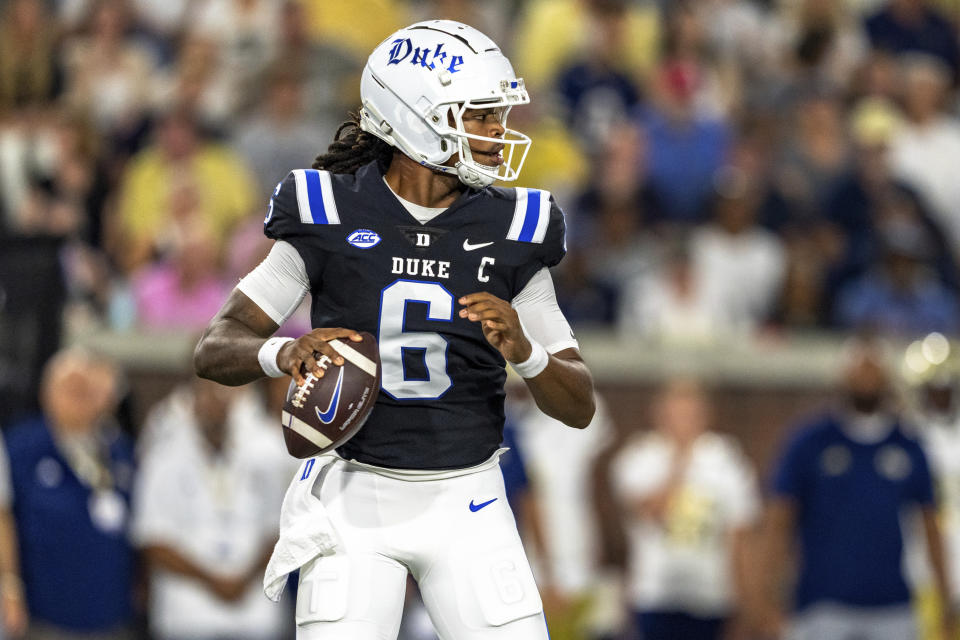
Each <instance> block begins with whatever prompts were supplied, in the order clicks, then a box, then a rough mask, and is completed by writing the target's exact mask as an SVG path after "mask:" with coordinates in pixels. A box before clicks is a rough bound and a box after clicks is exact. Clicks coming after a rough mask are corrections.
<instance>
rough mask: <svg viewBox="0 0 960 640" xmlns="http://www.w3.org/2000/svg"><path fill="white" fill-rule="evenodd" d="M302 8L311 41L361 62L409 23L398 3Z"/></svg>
mask: <svg viewBox="0 0 960 640" xmlns="http://www.w3.org/2000/svg"><path fill="white" fill-rule="evenodd" d="M471 4H473V3H471ZM304 9H305V10H306V18H307V20H306V24H307V25H308V29H309V31H308V32H309V34H310V39H311V40H312V41H314V42H319V43H321V44H328V43H329V44H333V45H335V46H337V47H338V48H342V49H344V50H346V51H349V52H350V53H351V54H352V56H353V57H354V58H356V59H358V60H363V61H366V59H367V56H368V55H370V52H371V51H372V50H373V49H374V48H375V47H376V46H377V45H378V44H380V43H381V42H383V40H384V38H386V37H387V36H389V35H390V34H391V33H393V32H394V31H396V30H397V29H401V28H403V27H404V26H406V25H408V24H411V22H412V20H411V18H410V15H409V9H408V6H407V3H406V2H402V1H401V0H352V1H351V2H316V1H308V2H305V3H304ZM358 18H362V19H358ZM357 97H358V99H359V91H358V95H357Z"/></svg>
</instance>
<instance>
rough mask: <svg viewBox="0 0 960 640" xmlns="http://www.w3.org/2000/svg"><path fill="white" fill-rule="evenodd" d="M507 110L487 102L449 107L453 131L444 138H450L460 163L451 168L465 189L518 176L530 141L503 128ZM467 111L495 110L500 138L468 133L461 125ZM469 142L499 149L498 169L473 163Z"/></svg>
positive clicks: (513, 178) (507, 107) (507, 106)
mask: <svg viewBox="0 0 960 640" xmlns="http://www.w3.org/2000/svg"><path fill="white" fill-rule="evenodd" d="M511 106H512V105H509V104H507V105H504V104H501V101H495V102H491V101H489V100H483V101H479V102H471V101H468V102H464V103H462V104H460V105H451V107H450V114H451V118H452V120H453V124H454V127H455V130H453V131H448V132H447V133H446V135H445V136H444V137H445V138H448V139H449V138H450V137H452V138H454V141H455V144H456V149H457V152H458V153H459V154H460V159H459V160H458V161H457V163H456V165H455V166H454V168H455V169H456V172H457V176H459V178H460V180H461V182H463V183H464V184H465V185H467V186H468V187H473V188H475V189H482V188H484V187H488V186H490V185H491V184H493V183H494V182H495V181H497V180H502V181H504V182H512V181H514V180H516V179H517V178H518V177H519V176H520V169H521V168H522V167H523V162H524V160H526V158H527V152H528V151H529V150H530V137H529V136H527V135H525V134H523V133H520V132H519V131H517V130H515V129H510V128H508V127H507V116H508V115H509V114H510V109H511ZM471 109H478V110H487V109H497V110H499V111H500V114H499V117H498V120H499V122H500V126H502V127H503V136H502V137H499V138H492V137H488V136H482V135H478V134H475V133H468V132H467V131H466V128H465V126H464V124H463V116H464V114H465V113H466V112H467V111H468V110H471ZM471 141H475V142H481V143H484V144H489V145H496V146H502V149H501V151H500V155H501V158H502V162H501V163H500V164H498V165H487V164H483V163H481V162H479V161H477V160H476V159H475V158H474V154H473V150H472V149H471V148H470V143H471Z"/></svg>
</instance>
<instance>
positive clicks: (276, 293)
mask: <svg viewBox="0 0 960 640" xmlns="http://www.w3.org/2000/svg"><path fill="white" fill-rule="evenodd" d="M237 289H239V290H240V291H242V292H243V294H244V295H245V296H247V297H248V298H250V299H251V300H253V302H254V304H256V305H257V306H258V307H260V308H261V309H263V312H264V313H266V314H267V315H268V316H270V319H271V320H273V321H274V322H276V323H277V324H278V325H280V324H283V323H284V322H285V321H286V319H287V318H289V317H290V316H291V315H292V314H293V312H294V311H296V310H297V307H298V306H300V301H301V300H303V297H304V296H305V295H307V292H308V291H310V279H309V278H308V276H307V267H306V265H304V263H303V258H301V257H300V254H299V253H298V252H297V250H296V249H295V248H294V246H293V245H292V244H290V243H289V242H284V241H283V240H277V241H276V242H275V243H274V245H273V248H272V249H270V253H269V254H268V255H267V257H266V258H264V260H263V262H261V263H260V264H259V265H257V267H256V268H255V269H254V270H253V271H251V272H250V273H248V274H247V275H246V277H244V278H243V279H242V280H240V283H239V284H238V285H237Z"/></svg>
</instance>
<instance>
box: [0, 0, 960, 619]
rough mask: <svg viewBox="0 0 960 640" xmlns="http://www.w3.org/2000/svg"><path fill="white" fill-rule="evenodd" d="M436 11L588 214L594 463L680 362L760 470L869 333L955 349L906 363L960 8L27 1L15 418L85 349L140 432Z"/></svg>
mask: <svg viewBox="0 0 960 640" xmlns="http://www.w3.org/2000/svg"><path fill="white" fill-rule="evenodd" d="M915 7H921V11H924V12H928V14H925V15H928V17H927V18H925V20H924V21H922V22H921V23H919V26H917V25H916V24H914V23H912V22H910V20H909V19H906V18H902V15H909V14H910V12H911V11H914V10H915V9H914V8H915ZM898 12H905V13H902V14H901V13H898ZM929 16H932V17H929ZM431 17H449V18H453V19H458V20H461V21H463V22H467V23H469V24H471V25H474V26H476V27H477V28H479V29H481V30H482V31H484V32H486V33H488V34H489V35H490V36H491V37H493V39H494V40H496V41H497V42H499V43H502V46H503V48H504V49H505V51H506V53H507V55H508V56H509V57H510V58H511V60H512V61H513V63H514V67H515V69H516V70H517V72H518V74H519V75H521V76H523V77H524V78H525V80H526V82H527V86H528V88H529V89H530V93H531V98H532V104H531V105H530V106H529V107H526V108H523V109H516V110H515V111H514V112H513V113H512V114H511V126H513V127H515V128H517V129H520V130H522V131H524V132H526V133H528V134H529V135H530V136H531V137H532V139H533V141H534V143H533V147H532V151H531V154H530V157H529V158H528V160H527V164H526V166H525V169H524V172H523V175H522V176H521V181H520V182H521V184H522V185H525V186H535V187H539V188H545V189H549V190H551V191H553V192H554V194H555V195H556V196H557V199H558V201H559V202H560V203H561V204H562V205H563V207H564V209H565V211H566V214H567V222H568V227H569V235H568V245H569V254H568V257H567V259H566V260H565V261H564V263H563V264H562V265H561V267H560V268H559V269H558V270H556V273H555V274H554V277H555V280H556V283H557V289H558V295H559V296H560V301H561V306H562V307H563V309H564V311H565V313H566V314H567V317H568V318H569V319H570V320H571V322H572V324H573V325H574V328H575V330H576V331H577V334H578V337H579V338H580V340H581V347H582V352H583V354H584V357H585V358H586V360H587V362H588V363H589V364H590V366H591V369H592V370H593V372H594V375H595V377H596V380H597V383H598V390H599V393H600V395H601V397H602V398H603V399H604V400H605V406H606V409H607V411H608V412H609V417H610V420H609V428H608V433H607V436H605V438H604V439H601V440H594V441H592V442H591V443H590V444H589V445H581V444H579V443H577V442H575V441H572V442H571V444H570V446H571V447H572V448H574V449H577V450H575V451H573V452H572V453H570V454H569V455H571V456H573V457H576V458H578V459H582V460H586V461H587V462H589V463H590V464H589V471H585V472H584V475H583V477H582V478H581V479H582V481H583V483H584V485H585V486H590V487H595V485H596V484H597V480H596V477H602V476H603V474H604V473H605V471H604V469H605V468H606V467H607V466H608V465H607V463H606V462H605V460H609V459H611V458H612V456H613V455H614V454H615V453H616V451H617V450H618V447H619V446H620V444H621V443H622V442H623V441H624V440H625V439H626V438H629V437H630V436H631V434H632V433H634V432H636V431H639V430H644V429H647V428H649V427H650V417H649V405H650V400H651V398H652V397H653V396H654V395H655V393H656V390H657V388H658V386H659V385H660V384H661V383H662V382H664V381H666V380H669V379H671V378H674V377H677V376H681V377H696V378H700V379H702V380H704V381H705V382H706V383H707V384H708V385H709V386H710V387H711V390H712V391H713V395H712V397H713V400H714V407H715V412H716V413H715V419H714V424H715V426H716V427H717V429H718V430H720V431H723V432H727V433H730V434H732V435H733V436H734V437H735V439H736V441H737V442H738V443H739V445H740V446H741V447H742V448H743V450H744V451H745V452H746V454H747V457H748V459H749V460H750V463H751V464H752V465H754V466H755V468H756V469H757V473H758V477H759V478H760V483H761V485H765V483H766V478H767V477H768V474H769V471H770V469H771V465H772V464H773V461H774V458H775V455H776V452H777V450H778V447H779V446H780V445H781V444H782V439H783V436H784V433H785V432H786V430H787V429H788V428H789V427H790V425H791V424H792V423H793V421H795V420H796V419H797V418H798V417H799V416H802V415H804V414H805V413H807V412H808V411H810V410H811V409H813V408H815V407H819V406H823V405H824V404H825V403H827V402H828V401H830V399H831V398H832V397H833V394H834V390H835V382H836V380H837V378H838V375H839V366H840V361H841V354H842V352H843V344H844V342H845V340H846V339H847V338H848V337H849V336H851V335H853V334H854V333H856V332H859V331H862V330H870V331H871V332H876V333H879V334H880V335H882V336H884V337H886V338H889V339H890V344H891V345H892V346H891V353H892V354H893V360H892V361H893V367H894V368H895V369H896V371H897V372H898V374H906V375H905V376H901V377H902V378H903V379H904V380H905V382H911V381H915V379H916V378H917V376H922V375H923V374H924V373H925V372H926V371H927V370H932V369H933V368H935V367H934V365H935V364H936V363H938V362H939V360H941V358H939V356H937V355H936V354H934V357H920V358H917V357H914V358H912V359H910V358H906V359H905V358H904V357H903V356H904V353H905V349H906V347H907V345H909V344H910V343H911V342H912V341H914V340H916V339H920V338H923V337H924V336H926V335H927V334H929V333H931V332H939V333H942V334H944V335H946V336H948V337H953V336H955V335H956V333H957V330H958V329H960V297H958V296H960V272H958V271H957V264H956V259H955V256H957V255H960V254H958V250H960V180H957V179H956V177H955V173H956V167H957V166H960V120H958V119H957V117H958V114H960V103H958V100H957V93H956V86H957V79H958V77H960V53H958V33H960V32H958V28H960V27H958V18H960V4H958V3H957V2H955V1H953V0H944V1H942V2H935V1H932V0H931V1H930V2H923V1H922V0H891V1H889V2H888V1H886V0H845V1H831V0H780V1H779V2H778V1H776V0H766V1H756V2H754V1H750V0H697V1H692V2H683V1H680V0H676V1H670V0H661V1H660V2H657V1H654V0H646V1H629V0H527V1H519V0H518V1H516V2H510V1H507V0H491V1H487V2H483V3H476V2H469V1H467V0H463V1H456V0H437V1H426V0H424V1H422V2H415V1H413V2H401V1H399V0H398V1H390V0H354V1H351V2H332V1H321V0H312V1H311V0H305V1H303V2H281V1H279V0H277V1H275V2H274V1H271V0H195V1H191V0H178V1H164V2H160V1H159V0H126V1H124V0H106V1H100V2H97V1H95V0H59V1H55V0H50V1H44V0H6V1H4V2H2V3H0V313H2V315H0V394H2V402H0V422H2V423H3V424H4V425H5V426H7V425H9V424H11V423H13V422H15V421H16V420H17V419H18V417H20V416H22V415H23V414H24V412H28V411H31V410H35V409H36V408H37V405H36V393H37V386H38V384H39V379H40V372H41V368H42V366H43V363H44V362H45V361H46V360H47V358H48V357H49V356H50V355H51V354H52V353H54V352H55V351H57V350H58V349H59V348H61V347H63V346H67V345H71V344H85V345H88V346H92V347H94V348H95V349H97V350H98V351H100V352H102V353H105V354H107V355H109V356H110V357H112V358H114V359H116V361H117V362H119V363H120V365H121V366H122V368H123V369H124V371H125V373H126V376H127V380H128V386H127V387H126V389H125V391H126V394H125V397H124V400H123V402H122V403H121V406H120V409H119V410H118V416H119V417H118V420H119V422H120V424H121V425H122V426H123V427H124V428H125V429H126V430H128V431H129V432H131V433H132V434H137V433H138V431H139V429H140V427H141V426H142V424H143V422H144V420H145V419H146V417H147V415H148V414H149V412H150V410H151V409H152V408H153V407H154V406H155V403H157V402H158V401H160V400H161V399H162V398H164V397H165V396H166V395H167V394H168V393H169V392H170V391H171V390H172V389H173V388H174V387H175V386H176V385H177V384H179V383H181V382H182V381H183V380H184V379H185V378H186V377H187V376H189V371H190V354H191V352H192V347H193V345H194V344H195V340H196V337H197V335H198V332H199V331H200V330H201V329H202V328H203V326H204V325H205V323H206V321H207V320H208V319H209V317H210V316H212V314H213V313H214V312H215V310H216V308H217V307H218V306H219V304H220V302H221V301H222V300H223V299H224V297H225V296H226V294H227V292H228V291H229V290H230V288H231V287H232V286H233V284H234V283H235V282H236V280H237V278H238V277H239V276H241V275H243V274H244V273H245V272H246V271H247V270H249V268H251V267H252V266H253V265H255V264H256V263H257V262H258V260H259V259H260V258H261V257H262V256H263V255H264V254H265V251H266V250H267V249H268V246H267V244H266V241H265V240H264V239H263V238H262V236H261V235H260V232H259V229H260V222H261V220H262V216H263V213H264V211H265V206H266V202H267V200H268V198H269V195H270V192H271V191H272V188H273V185H274V184H275V183H276V182H277V181H278V180H279V179H281V178H282V177H283V175H284V174H285V173H286V171H287V170H288V169H290V168H293V167H303V166H308V165H309V164H310V162H311V161H312V158H313V156H314V155H316V153H318V152H320V151H321V150H323V149H324V148H325V146H326V144H327V143H328V141H329V140H330V139H331V137H332V135H333V132H334V131H335V130H336V127H337V125H338V124H339V123H340V122H341V121H342V120H343V119H344V116H345V114H346V112H347V111H349V110H353V109H355V108H356V105H357V102H358V77H359V70H360V69H361V68H362V64H363V61H364V57H365V55H366V52H368V51H369V50H371V49H372V48H373V47H374V46H375V45H376V44H377V43H378V42H379V41H380V40H381V39H382V38H383V37H384V36H386V35H387V34H389V33H390V32H391V31H393V30H394V29H396V28H398V27H400V26H402V25H404V24H407V23H410V22H412V21H414V20H418V19H425V18H431ZM304 327H305V324H304V319H303V317H302V316H300V317H299V318H295V319H294V320H292V321H291V323H290V324H289V325H287V327H285V329H284V331H286V332H288V333H293V334H295V333H296V332H297V331H298V330H302V329H303V328H304ZM914 351H915V352H916V353H914V355H915V356H916V354H917V353H920V354H921V356H922V355H923V354H927V355H929V353H930V350H929V349H928V350H926V351H923V350H922V349H921V350H920V351H917V348H915V349H914ZM904 390H905V393H906V394H907V395H909V392H910V385H909V384H904ZM581 447H582V450H581ZM535 456H536V453H535V452H534V457H535ZM561 457H562V456H561ZM547 475H548V476H549V474H547ZM531 481H532V485H531V486H532V488H533V492H534V495H536V493H537V491H538V484H537V475H536V468H534V469H533V471H532V472H531ZM543 481H544V482H548V481H549V479H548V478H545V479H543ZM600 484H602V482H601V483H600ZM591 491H593V489H592V488H591ZM602 493H603V492H602V491H601V494H602ZM594 497H596V496H593V495H591V498H590V504H594ZM584 499H586V498H584ZM596 499H597V500H600V501H601V502H602V500H604V499H609V496H606V497H605V496H604V495H599V497H596ZM588 511H589V509H588ZM597 527H598V529H599V530H601V532H602V533H603V534H604V535H607V536H611V537H609V538H607V539H603V540H602V541H597V542H596V549H594V550H593V552H590V553H594V557H592V558H591V560H590V561H591V562H593V560H596V559H597V558H602V560H603V562H604V563H605V564H606V565H607V566H606V567H604V571H603V572H604V573H606V572H607V570H608V569H610V568H611V567H612V568H613V572H614V573H616V569H617V567H622V564H623V562H625V559H624V556H623V549H622V548H621V547H622V546H623V541H622V538H619V537H618V534H617V532H616V530H613V531H612V532H611V531H610V530H609V528H605V526H603V525H600V524H598V525H597ZM614 529H615V527H614ZM601 549H602V553H595V552H597V551H599V550H601ZM588 555H589V553H588ZM597 571H598V572H600V571H599V569H598V570H597ZM564 602H567V603H569V600H564ZM573 608H575V607H573V605H569V606H567V607H566V608H563V607H561V610H560V611H559V613H557V614H556V615H557V619H558V620H561V623H558V624H562V625H566V627H576V626H577V625H579V627H578V628H581V627H582V626H583V623H582V621H581V622H578V623H576V624H573V623H569V620H570V619H573V618H578V616H579V618H583V616H580V615H579V614H578V613H577V612H572V609H573ZM598 615H599V614H598ZM612 617H613V618H616V616H615V615H614V616H612ZM568 623H569V624H568ZM570 633H571V634H572V636H571V637H573V636H575V635H576V634H575V633H574V632H572V631H570ZM583 637H585V636H583Z"/></svg>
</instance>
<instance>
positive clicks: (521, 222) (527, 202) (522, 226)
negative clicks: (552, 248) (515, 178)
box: [507, 187, 551, 244]
mask: <svg viewBox="0 0 960 640" xmlns="http://www.w3.org/2000/svg"><path fill="white" fill-rule="evenodd" d="M515 192H516V204H515V205H514V208H513V222H511V223H510V230H509V231H507V240H516V241H517V242H533V243H536V244H542V243H543V239H544V237H546V235H547V226H548V224H549V222H550V202H551V196H550V192H549V191H544V190H543V189H527V188H525V187H517V188H516V189H515Z"/></svg>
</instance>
